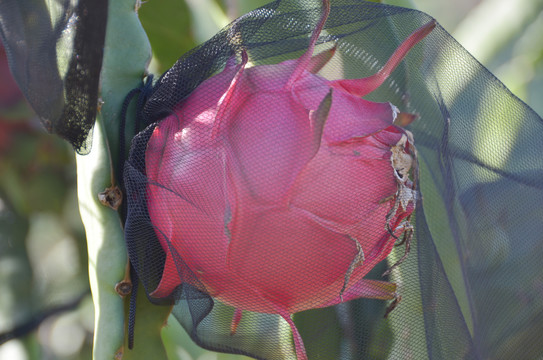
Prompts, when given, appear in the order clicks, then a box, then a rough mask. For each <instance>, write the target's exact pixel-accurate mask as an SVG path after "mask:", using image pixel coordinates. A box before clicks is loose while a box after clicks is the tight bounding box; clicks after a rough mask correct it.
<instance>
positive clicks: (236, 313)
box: [230, 308, 243, 336]
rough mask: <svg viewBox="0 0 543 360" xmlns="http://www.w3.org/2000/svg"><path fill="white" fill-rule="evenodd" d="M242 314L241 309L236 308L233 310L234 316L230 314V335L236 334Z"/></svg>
mask: <svg viewBox="0 0 543 360" xmlns="http://www.w3.org/2000/svg"><path fill="white" fill-rule="evenodd" d="M242 315H243V310H241V309H238V308H236V310H234V316H232V323H231V324H230V335H232V336H233V335H236V331H237V329H238V326H239V323H240V321H241V316H242Z"/></svg>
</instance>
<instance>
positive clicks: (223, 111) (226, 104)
mask: <svg viewBox="0 0 543 360" xmlns="http://www.w3.org/2000/svg"><path fill="white" fill-rule="evenodd" d="M248 60H249V58H248V56H247V51H245V50H243V51H242V52H241V64H240V65H239V69H238V71H237V72H236V75H234V78H233V79H232V81H231V82H230V86H229V87H228V90H226V92H225V93H224V95H223V96H222V97H221V98H220V100H219V104H218V106H217V114H215V121H214V122H213V129H212V130H211V138H212V139H214V138H216V137H217V135H218V134H219V131H220V130H221V125H222V124H223V123H224V118H226V117H228V111H229V109H230V105H231V104H230V103H231V100H232V99H233V98H234V94H235V92H236V88H237V85H238V84H239V82H240V79H241V76H242V75H243V71H244V70H245V65H247V62H248Z"/></svg>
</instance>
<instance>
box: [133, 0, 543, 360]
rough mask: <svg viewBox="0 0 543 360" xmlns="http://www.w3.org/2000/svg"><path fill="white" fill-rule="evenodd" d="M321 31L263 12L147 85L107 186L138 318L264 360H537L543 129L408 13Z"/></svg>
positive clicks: (318, 10)
mask: <svg viewBox="0 0 543 360" xmlns="http://www.w3.org/2000/svg"><path fill="white" fill-rule="evenodd" d="M323 11H324V10H323V8H322V6H321V4H319V3H318V2H317V1H307V2H306V3H302V2H295V1H287V0H284V1H276V2H273V3H271V4H270V5H268V6H266V7H263V8H260V9H258V10H255V11H253V12H251V13H249V14H247V15H245V16H243V17H242V18H240V19H238V20H237V21H235V22H234V23H232V24H231V25H230V26H229V27H227V28H226V29H225V30H223V31H222V32H220V33H219V34H217V35H216V36H215V37H214V38H212V39H211V40H209V41H208V42H207V43H205V44H204V45H202V46H200V47H198V48H196V49H194V50H193V51H191V52H190V53H188V54H186V55H184V56H183V57H181V58H180V59H179V61H178V62H177V63H176V64H175V65H174V66H173V67H172V68H171V69H170V70H169V71H168V72H167V73H166V74H164V75H163V76H162V77H161V78H160V79H159V80H158V81H157V83H156V85H155V87H154V88H153V92H152V94H151V95H150V97H149V99H148V101H147V102H146V104H145V106H144V108H143V111H142V113H141V117H142V119H143V120H144V121H145V122H146V123H147V124H150V123H152V122H154V123H153V124H152V125H150V126H149V127H148V128H147V129H146V130H144V131H142V132H141V133H140V134H138V135H137V136H136V137H135V139H134V141H133V145H132V149H131V154H130V158H129V160H128V162H127V163H126V165H125V175H124V181H125V187H126V191H127V195H126V199H127V201H128V212H127V220H126V241H127V245H128V250H129V255H130V259H131V261H132V264H133V266H134V268H135V270H136V272H137V274H138V276H139V277H140V279H141V280H142V282H143V286H144V288H145V291H146V293H147V294H148V295H149V298H150V299H151V300H152V301H153V302H156V303H159V304H172V303H174V304H175V306H174V308H173V314H174V315H175V317H176V318H177V320H178V321H179V322H180V323H181V324H182V325H183V326H184V327H185V329H186V330H187V332H188V333H189V334H190V335H191V337H192V338H193V339H194V341H196V342H197V343H198V344H200V345H201V346H203V347H206V348H209V349H214V350H218V351H223V352H232V353H240V354H246V355H249V356H252V357H255V358H259V359H296V358H298V359H304V358H305V356H306V354H307V358H309V359H370V358H371V359H385V358H386V359H425V358H432V359H475V358H476V359H511V358H516V359H535V358H539V357H540V356H542V355H543V345H542V344H541V342H540V340H539V337H540V334H541V332H542V331H543V312H542V309H543V296H542V295H543V271H542V270H543V269H542V268H543V265H542V264H543V263H542V260H541V259H542V258H543V238H542V234H543V221H542V220H543V207H542V205H541V204H542V200H543V181H542V179H543V157H542V156H541V154H542V153H543V141H541V137H542V135H543V122H542V119H541V118H540V117H539V116H538V115H537V114H535V113H534V112H533V111H532V110H531V109H530V108H529V107H528V106H526V105H525V104H524V103H522V102H521V101H520V100H519V99H517V98H516V97H515V96H514V95H512V94H511V93H510V92H509V91H508V90H507V89H506V88H505V87H504V86H503V84H502V83H501V82H499V81H498V80H497V79H496V78H495V77H494V76H493V75H492V74H491V73H489V72H488V71H487V70H486V69H485V68H484V67H483V66H482V65H481V64H479V63H478V62H477V61H476V60H475V59H474V58H473V57H471V56H470V55H469V54H468V53H467V52H466V51H465V50H464V49H463V48H462V47H461V46H460V45H459V44H458V43H457V42H456V41H455V40H454V39H452V38H451V36H450V35H449V34H448V33H447V32H446V31H445V30H443V29H442V28H441V27H440V26H439V25H435V24H434V22H433V20H432V19H431V18H430V17H428V16H427V15H425V14H423V13H420V12H418V11H414V10H408V9H402V8H398V7H391V6H385V5H379V4H375V3H367V2H363V1H355V0H333V1H332V7H331V11H330V15H329V16H328V18H327V21H326V23H325V25H324V28H323V29H322V31H320V32H319V24H320V23H319V21H320V20H319V19H324V17H323V16H322V15H323ZM434 25H435V28H434ZM315 29H317V30H315ZM312 33H313V34H314V35H320V36H319V37H318V40H317V42H316V46H315V49H312V42H313V41H312V39H311V34H312ZM419 41H420V42H419ZM402 43H403V44H404V45H402V46H400V44H402ZM397 48H398V49H399V50H398V51H396V52H395V50H396V49H397ZM308 49H309V51H308ZM312 54H313V55H314V57H312V58H311V57H310V55H312ZM393 54H394V55H393ZM404 55H405V58H403V56H404ZM389 58H390V59H391V60H389ZM402 58H403V59H402ZM387 61H388V62H387ZM385 64H388V65H385ZM396 65H397V66H396ZM394 68H395V69H394ZM380 69H384V70H380ZM392 70H393V72H392V74H391V75H390V76H388V75H389V74H388V73H389V72H390V71H392ZM376 73H377V74H378V75H376V76H373V77H370V76H371V75H373V74H376ZM362 78H366V79H365V80H351V81H343V80H342V79H362ZM381 83H382V85H381ZM391 104H393V105H391ZM415 117H416V119H415ZM404 128H405V129H406V130H404ZM413 229H414V232H413ZM411 235H414V236H413V237H412V238H411ZM395 243H396V244H403V246H398V247H395V248H394V249H393V245H394V244H395ZM406 247H407V248H408V249H409V248H410V254H409V256H408V257H407V259H405V261H401V259H400V258H401V257H402V255H404V252H405V251H406ZM391 251H392V252H391ZM389 253H390V255H389ZM393 264H398V265H397V266H395V267H394V268H393V269H392V271H389V272H388V274H387V275H386V276H384V277H383V276H382V274H383V273H384V272H385V271H386V270H387V268H391V267H392V265H393ZM400 297H401V301H399V300H400ZM398 301H399V302H398ZM394 304H396V307H395V308H394V309H393V307H394ZM389 311H390V313H389V314H388V316H387V317H386V318H385V314H387V313H388V312H389ZM291 319H292V320H291ZM138 341H141V342H144V341H145V340H144V339H136V349H137V346H138V343H137V342H138Z"/></svg>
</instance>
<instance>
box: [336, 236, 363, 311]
mask: <svg viewBox="0 0 543 360" xmlns="http://www.w3.org/2000/svg"><path fill="white" fill-rule="evenodd" d="M351 240H353V241H354V243H355V245H356V255H355V256H354V259H353V261H352V262H351V264H350V265H349V268H348V269H347V272H346V273H345V279H344V281H343V287H342V288H341V290H340V291H339V298H340V299H341V302H343V293H344V292H345V290H346V289H347V284H348V283H349V280H350V278H351V275H352V274H353V272H354V270H355V269H356V268H357V267H358V266H360V265H363V264H364V261H365V260H366V258H365V257H364V250H363V249H362V246H361V245H360V243H359V242H358V240H356V239H353V238H351Z"/></svg>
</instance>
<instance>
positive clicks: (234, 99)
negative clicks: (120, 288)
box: [145, 0, 435, 360]
mask: <svg viewBox="0 0 543 360" xmlns="http://www.w3.org/2000/svg"><path fill="white" fill-rule="evenodd" d="M329 11H330V4H329V1H327V0H325V1H323V10H322V16H321V18H320V21H319V23H318V25H317V27H316V29H315V30H314V32H313V33H312V36H311V39H310V44H309V48H308V49H307V51H306V52H305V53H304V54H303V55H302V56H301V57H300V58H298V59H294V60H287V61H283V62H281V63H278V64H273V65H251V62H250V58H249V55H248V54H247V52H246V51H245V50H243V48H241V49H240V51H239V53H238V54H236V56H234V57H232V58H231V59H230V60H229V61H228V62H227V64H226V66H225V68H224V70H223V71H222V72H220V73H219V74H216V75H214V76H212V77H210V78H208V79H207V80H205V81H204V82H203V83H201V84H200V86H198V87H197V88H196V89H195V90H194V91H193V92H192V93H191V94H190V96H188V97H187V98H186V99H184V100H183V101H181V102H180V103H179V104H178V105H177V107H176V108H175V109H174V111H173V112H172V114H171V115H169V116H168V117H166V118H164V119H163V120H161V121H160V122H159V123H158V124H157V125H156V127H155V128H154V131H153V132H152V135H151V136H150V138H149V141H148V143H147V147H146V151H145V172H146V176H147V178H148V181H147V188H146V199H147V208H148V213H149V218H150V220H151V222H152V225H153V228H154V229H155V233H156V236H157V238H158V239H159V241H160V245H161V246H162V249H163V251H164V253H165V265H164V268H163V274H162V279H161V280H160V282H159V284H158V286H157V287H156V288H155V289H154V290H153V291H152V292H151V293H150V296H151V297H152V298H156V299H160V298H166V297H168V296H171V294H172V292H174V290H175V289H176V288H178V286H179V285H181V284H184V283H186V284H190V285H192V286H194V287H196V288H197V289H198V290H199V291H201V292H203V293H206V294H209V295H210V296H211V297H213V298H215V299H218V300H219V301H221V302H223V303H225V304H227V305H230V306H232V307H234V308H235V309H236V311H235V313H234V317H233V320H232V325H231V331H232V333H235V332H236V328H237V326H238V324H239V323H240V322H243V318H242V314H243V312H244V311H249V312H260V313H270V314H278V315H280V316H281V317H282V318H283V319H284V320H285V321H286V322H287V323H288V324H289V325H290V327H291V330H292V334H293V340H294V344H295V350H296V355H297V358H298V360H302V359H307V355H306V351H305V348H304V344H303V341H302V338H301V336H300V334H299V332H298V330H297V329H296V326H295V324H294V322H293V321H292V319H291V315H292V314H294V313H296V312H299V311H303V310H308V309H315V308H320V307H326V306H331V305H335V304H338V303H341V302H345V301H349V300H352V299H356V298H360V297H366V298H376V299H383V300H393V299H395V298H396V297H397V294H396V285H395V284H393V283H389V282H385V281H377V280H369V279H365V276H366V274H368V272H369V271H370V270H371V269H372V268H374V267H375V265H377V264H378V263H379V262H381V261H382V260H384V259H385V258H386V257H387V256H388V255H389V254H390V252H391V250H392V247H393V246H394V244H395V243H396V241H397V240H398V239H400V237H402V236H405V237H409V235H410V234H411V233H412V227H411V226H410V224H409V219H410V215H411V214H412V212H413V211H414V209H415V204H416V193H417V192H416V189H415V184H416V176H417V174H416V163H417V159H416V149H415V147H414V143H413V137H412V135H411V134H410V133H409V132H408V131H407V130H405V129H403V128H402V127H400V126H398V125H395V124H396V123H398V122H397V121H396V122H395V120H397V119H400V118H406V117H409V114H400V113H399V111H398V109H397V108H396V107H395V106H394V105H393V104H391V103H388V102H385V103H377V102H372V101H368V100H365V99H363V98H362V97H363V96H365V95H367V94H369V93H371V92H372V91H374V90H375V89H376V88H377V87H379V86H380V85H381V84H382V83H383V82H384V81H385V80H386V79H387V77H388V76H389V75H390V73H391V72H392V71H393V70H394V69H395V67H396V66H397V65H398V64H399V63H400V62H401V61H402V59H403V57H404V56H405V55H406V54H407V52H408V51H409V49H410V48H411V47H413V46H414V45H415V44H416V43H417V42H419V41H420V40H421V39H423V38H424V37H425V36H426V35H427V34H429V33H430V32H431V31H432V29H433V28H434V26H435V23H433V22H431V23H428V24H427V25H424V26H422V27H421V28H419V29H418V30H416V31H415V32H414V33H413V34H412V35H411V36H410V37H408V38H407V39H406V40H405V41H404V42H403V43H402V44H401V45H400V47H399V48H398V49H397V50H396V51H395V52H394V53H393V54H392V56H391V57H390V59H389V61H388V62H387V63H386V64H385V66H384V67H383V68H381V70H379V71H378V72H377V73H376V74H375V75H373V76H370V77H368V78H362V79H340V80H327V79H325V78H324V77H322V76H320V75H319V74H318V72H319V71H320V69H321V68H322V67H323V66H324V65H325V64H326V63H327V62H328V61H329V60H330V59H331V58H332V57H333V56H334V51H335V49H334V48H332V49H330V50H326V51H324V52H321V53H319V54H316V55H314V54H313V52H314V49H315V43H316V42H317V39H318V38H319V34H320V32H321V30H322V28H323V26H324V24H325V22H326V19H327V17H328V14H329ZM179 258H181V259H182V262H183V267H184V269H188V271H183V269H181V266H180V264H179V261H178V259H179Z"/></svg>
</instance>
